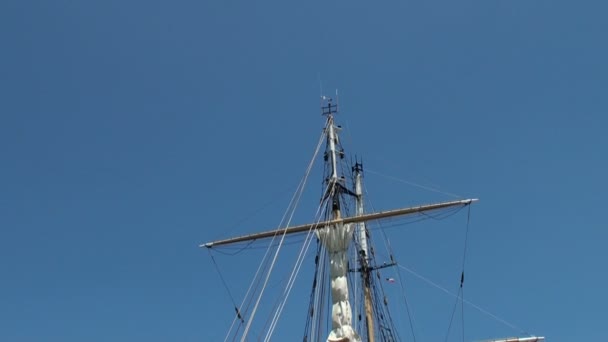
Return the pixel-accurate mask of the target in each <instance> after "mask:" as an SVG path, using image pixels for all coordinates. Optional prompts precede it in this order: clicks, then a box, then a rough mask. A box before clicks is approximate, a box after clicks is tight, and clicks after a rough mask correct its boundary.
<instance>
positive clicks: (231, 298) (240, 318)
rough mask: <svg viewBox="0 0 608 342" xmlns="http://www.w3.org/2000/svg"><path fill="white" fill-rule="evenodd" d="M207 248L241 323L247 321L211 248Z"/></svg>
mask: <svg viewBox="0 0 608 342" xmlns="http://www.w3.org/2000/svg"><path fill="white" fill-rule="evenodd" d="M207 250H208V251H209V256H210V257H211V260H212V261H213V266H215V270H216V271H217V274H218V275H219V276H220V279H221V281H222V284H223V285H224V289H226V292H227V293H228V296H229V297H230V301H231V302H232V305H234V310H235V311H236V316H237V317H238V319H239V320H240V321H241V323H245V320H244V319H243V317H242V316H241V312H240V311H239V308H238V306H237V305H236V301H235V300H234V297H233V296H232V293H231V292H230V288H229V287H228V284H227V283H226V280H225V279H224V276H223V275H222V272H220V268H219V266H218V265H217V262H216V261H215V258H214V257H213V254H211V250H210V249H207Z"/></svg>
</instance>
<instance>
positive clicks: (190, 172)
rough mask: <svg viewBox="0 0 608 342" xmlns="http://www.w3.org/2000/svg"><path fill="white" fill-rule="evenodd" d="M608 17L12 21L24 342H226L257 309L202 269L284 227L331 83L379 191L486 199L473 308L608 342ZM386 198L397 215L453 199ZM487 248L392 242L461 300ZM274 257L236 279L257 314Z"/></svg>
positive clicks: (114, 14)
mask: <svg viewBox="0 0 608 342" xmlns="http://www.w3.org/2000/svg"><path fill="white" fill-rule="evenodd" d="M607 11H608V5H606V4H605V3H604V2H601V1H583V2H568V1H519V0H512V1H423V2H420V1H385V2H381V3H372V2H366V1H323V2H319V1H312V2H284V1H263V2H251V1H208V0H207V1H190V0H188V1H181V0H178V1H156V0H152V1H113V0H109V1H64V0H56V1H14V0H4V1H2V3H0V44H1V53H0V104H1V107H0V108H1V111H0V160H1V161H2V163H1V167H0V178H1V179H2V182H0V280H1V281H0V322H2V324H1V326H2V328H1V329H0V340H2V341H66V342H67V341H83V340H86V341H143V340H146V341H217V340H223V337H224V334H225V332H226V331H227V328H228V325H229V321H230V319H231V318H232V316H233V313H234V312H233V308H232V305H231V303H230V299H229V297H228V296H227V294H226V291H225V290H224V289H223V287H222V286H221V282H220V280H219V277H218V275H217V273H216V272H215V271H214V269H213V266H212V263H211V259H210V258H209V255H208V253H207V252H206V251H204V250H200V249H198V248H197V245H198V244H199V243H201V242H205V241H208V240H212V239H215V238H220V237H226V236H228V235H230V234H238V233H245V232H251V231H254V230H256V229H257V228H260V229H264V228H273V227H275V226H276V225H277V224H278V222H279V220H280V218H281V215H282V213H283V211H284V209H285V206H286V201H287V200H288V199H289V194H290V191H292V190H293V189H294V188H295V186H296V185H297V183H298V181H299V179H300V178H301V176H302V175H303V172H304V169H305V167H306V165H307V163H308V160H309V158H310V156H311V155H312V152H313V149H314V146H315V143H316V141H317V139H318V136H319V133H320V130H321V128H322V125H323V121H322V118H321V117H320V115H319V108H318V104H319V98H318V97H319V94H320V89H319V88H320V87H319V79H321V80H322V85H323V89H324V92H325V93H328V94H331V93H333V91H334V89H336V88H338V89H339V91H340V105H341V108H340V109H341V113H340V114H339V116H338V121H339V122H340V123H342V125H343V126H345V128H347V130H346V131H345V132H344V133H343V142H344V144H345V147H346V149H347V152H351V153H357V154H358V155H362V156H363V157H364V159H365V166H366V168H368V169H369V170H370V171H375V172H377V173H381V174H384V175H389V176H393V177H397V178H399V179H402V180H407V181H409V182H414V183H417V184H422V185H425V186H430V187H434V188H439V189H441V191H443V192H449V193H455V194H458V195H461V196H463V197H479V198H480V199H481V201H480V202H479V203H478V204H476V205H475V206H474V208H473V209H472V213H471V226H470V229H471V230H470V235H469V248H468V252H467V253H468V254H467V265H466V270H467V280H466V282H465V298H466V299H467V300H469V301H471V302H473V303H475V304H477V305H479V306H481V307H483V308H485V309H486V310H488V311H490V312H492V313H493V314H495V315H498V316H500V317H502V318H503V319H505V320H507V321H508V322H510V323H512V324H514V325H516V326H518V327H520V328H521V329H523V330H525V331H528V332H530V333H532V334H538V335H545V336H547V337H548V338H549V340H550V341H572V340H575V339H576V340H603V339H606V333H605V332H604V331H605V329H604V325H605V318H604V317H605V308H606V307H607V305H608V295H606V291H605V285H604V284H605V283H606V281H607V280H608V278H607V275H606V271H605V269H606V267H605V263H606V260H607V257H608V254H607V253H608V252H606V249H605V241H607V239H608V232H607V231H606V229H605V228H606V221H605V215H604V210H605V208H604V206H603V204H604V202H605V194H606V192H607V190H608V181H607V180H606V177H605V175H606V174H608V165H607V161H606V148H607V147H608V138H606V134H605V127H607V126H608V122H607V121H608V120H607V119H606V113H607V112H608V97H607V96H606V92H607V91H608V66H607V65H608V64H607V63H606V61H607V60H608V46H607V45H606V43H605V40H606V38H605V36H606V32H607V31H608V23H607V21H606V20H605V13H607ZM316 170H318V169H316ZM320 177H321V176H320V175H319V174H318V173H317V174H314V175H313V180H312V181H311V192H310V194H309V195H307V196H306V197H305V199H307V200H308V202H307V203H305V204H303V206H302V209H301V211H299V212H298V216H297V217H296V220H297V221H298V223H302V222H305V221H306V220H307V218H309V217H311V216H312V214H313V213H314V207H315V205H316V202H315V201H317V200H318V196H319V194H318V191H320V186H319V183H318V182H319V181H320ZM366 182H367V184H368V189H369V192H370V197H371V196H373V203H374V206H375V207H377V208H378V209H389V208H393V207H397V206H401V205H410V204H416V203H420V202H422V203H424V202H430V201H434V200H447V199H450V198H449V197H446V196H445V195H443V194H441V193H434V192H429V191H424V190H421V189H420V188H416V187H412V186H408V185H406V184H404V183H400V182H396V181H393V180H390V179H388V178H386V177H382V176H379V175H378V174H374V173H372V172H368V173H367V176H366ZM315 191H317V192H315ZM265 203H269V205H264V204H265ZM465 226H466V215H465V214H464V213H460V214H458V215H456V216H454V217H452V218H450V220H446V221H439V222H430V223H429V222H425V223H423V224H422V225H420V226H407V227H406V229H397V228H392V229H390V230H389V236H390V239H391V244H392V245H393V248H394V249H395V253H396V256H397V258H398V259H399V261H400V262H402V263H403V264H404V265H407V266H408V267H411V268H413V269H416V270H417V272H419V273H420V274H422V275H424V276H426V277H428V278H430V279H432V280H433V281H435V282H437V283H439V284H441V285H442V286H445V287H447V288H449V289H450V290H456V289H457V286H458V280H459V275H460V269H459V266H458V265H459V264H458V263H459V260H461V259H460V258H461V256H462V237H463V229H464V228H465ZM256 253H258V254H259V251H258V252H253V254H252V257H245V258H240V259H238V260H234V259H232V258H228V257H218V263H219V264H220V265H221V266H222V268H223V269H224V270H225V273H226V274H225V275H226V277H227V278H228V280H229V281H230V284H231V292H232V293H233V294H234V295H235V297H237V298H240V297H241V296H242V295H243V294H244V291H245V290H246V288H247V285H248V284H249V277H250V276H251V272H252V270H253V269H254V268H255V267H257V263H256V262H254V261H253V259H255V257H256V256H257V255H258V254H256ZM308 265H311V264H310V263H309V264H308ZM288 269H289V265H288V264H286V265H283V266H281V267H280V268H279V271H278V272H279V273H280V272H283V274H284V272H286V271H287V270H288ZM403 277H404V279H405V282H406V284H407V286H408V289H409V290H408V299H409V300H410V301H411V303H412V311H413V314H414V316H413V317H414V322H415V333H416V337H417V340H419V341H442V340H443V339H444V337H445V331H446V329H447V324H448V321H449V314H450V310H451V308H452V305H453V302H454V300H453V298H451V297H449V296H447V295H445V294H444V293H443V292H441V291H438V290H437V289H435V288H433V287H432V286H429V285H428V284H426V283H424V282H422V281H420V280H419V279H417V278H416V277H413V276H412V275H410V274H408V273H404V274H403ZM301 279H302V282H303V283H305V284H307V285H306V286H304V287H302V288H301V289H298V292H296V293H299V294H300V295H301V296H303V298H306V300H307V298H308V292H306V291H307V289H308V287H307V286H308V284H309V283H310V281H309V278H306V274H302V276H301ZM294 298H295V299H294V301H296V302H297V296H294ZM287 310H288V311H287V314H286V315H285V316H284V318H283V320H282V324H281V328H280V329H279V331H278V332H277V334H278V335H277V336H282V337H284V338H286V339H287V340H290V339H292V336H291V335H288V334H289V333H290V332H293V331H295V332H296V336H293V340H299V339H300V338H301V335H300V334H301V331H303V326H302V322H301V321H302V319H300V317H302V314H303V312H302V311H299V309H297V306H296V307H288V308H287ZM402 318H403V317H402ZM457 318H458V319H457V320H456V321H460V317H459V316H458V317H457ZM464 322H465V331H466V339H467V340H469V341H474V340H480V339H484V338H490V337H492V336H494V337H501V336H512V335H516V334H518V331H514V330H513V329H511V328H509V327H507V326H505V325H504V324H500V323H498V322H496V321H495V320H492V319H491V318H489V317H488V316H486V315H483V314H481V313H479V312H478V311H476V310H475V309H473V308H472V307H470V306H465V321H464ZM458 324H460V323H458ZM458 324H457V325H456V326H454V327H453V328H452V329H453V330H452V332H453V333H454V334H453V335H451V339H450V340H461V338H460V334H459V332H460V330H459V329H461V327H460V326H459V325H458ZM404 327H405V328H406V330H405V331H407V326H404Z"/></svg>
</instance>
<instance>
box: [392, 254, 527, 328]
mask: <svg viewBox="0 0 608 342" xmlns="http://www.w3.org/2000/svg"><path fill="white" fill-rule="evenodd" d="M397 266H399V267H400V268H402V269H404V270H406V271H407V272H409V273H410V274H412V275H413V276H415V277H416V278H418V279H420V280H422V281H424V282H426V283H427V284H429V285H432V286H433V287H435V288H437V289H439V290H441V291H443V292H445V293H447V294H449V295H450V296H452V297H455V298H458V295H456V294H454V293H452V292H451V291H450V290H448V289H446V288H445V287H443V286H441V285H439V284H437V283H435V282H433V281H432V280H430V279H428V278H426V277H424V276H423V275H421V274H419V273H417V272H416V271H414V270H412V269H410V268H407V267H405V266H403V265H401V264H398V265H397ZM463 302H464V303H465V304H467V305H469V306H471V307H472V308H474V309H476V310H477V311H479V312H481V313H483V314H484V315H487V316H490V317H491V318H493V319H495V320H496V321H497V322H500V323H502V324H504V325H506V326H508V327H509V328H511V329H513V330H515V331H517V332H518V333H522V334H524V335H530V334H529V333H528V332H526V331H525V330H523V329H522V328H520V327H518V326H516V325H514V324H511V323H509V322H507V321H506V320H504V319H503V318H500V317H498V316H496V315H495V314H493V313H491V312H489V311H488V310H486V309H484V308H482V307H480V306H479V305H477V304H475V303H472V302H470V301H468V300H466V299H463Z"/></svg>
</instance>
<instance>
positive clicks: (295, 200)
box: [241, 129, 327, 342]
mask: <svg viewBox="0 0 608 342" xmlns="http://www.w3.org/2000/svg"><path fill="white" fill-rule="evenodd" d="M326 132H327V129H324V130H323V133H322V134H321V137H320V138H319V142H318V143H317V147H316V149H315V153H314V155H313V157H312V159H311V161H310V163H309V164H308V167H307V169H306V173H305V175H304V178H303V179H302V180H301V181H300V184H299V185H298V188H297V189H296V192H295V193H294V195H293V197H292V199H291V202H290V203H289V206H288V207H287V208H288V209H287V211H286V212H285V214H284V215H283V218H282V219H281V223H282V222H283V221H284V220H285V217H286V216H287V215H288V212H289V211H290V210H291V215H289V219H288V221H287V224H286V225H285V227H286V228H285V229H287V227H289V224H290V223H291V219H292V218H293V215H294V213H295V208H296V207H297V205H298V203H299V201H300V198H301V196H302V193H303V190H304V186H305V185H306V181H307V180H308V176H309V175H310V171H311V170H312V166H313V165H314V161H315V159H316V158H317V155H318V153H319V150H320V149H321V145H322V143H323V140H324V138H325V134H326ZM277 233H278V232H277ZM275 238H276V235H275V236H273V237H272V240H271V242H270V245H269V247H268V249H267V251H266V255H268V252H269V251H270V248H271V246H272V242H273V241H274V239H275ZM284 239H285V230H283V234H281V239H280V242H279V246H278V247H277V249H276V251H275V254H274V257H273V259H272V262H271V263H270V267H269V269H268V273H267V275H266V278H265V280H264V284H263V286H262V289H261V290H260V294H259V295H258V299H257V301H256V303H255V305H254V307H253V311H252V313H251V315H250V319H249V320H248V322H247V326H246V327H245V331H244V332H243V336H242V337H241V342H244V341H245V338H246V337H247V334H248V333H249V330H250V328H251V323H252V322H253V318H254V317H255V313H256V312H257V309H258V306H259V304H260V301H261V300H262V295H263V294H264V290H265V289H266V286H267V284H268V280H269V279H270V274H271V273H272V270H273V268H274V265H275V263H276V260H277V258H278V256H279V252H280V251H281V245H282V243H283V241H284ZM266 255H265V256H264V257H266ZM263 262H264V260H262V263H263Z"/></svg>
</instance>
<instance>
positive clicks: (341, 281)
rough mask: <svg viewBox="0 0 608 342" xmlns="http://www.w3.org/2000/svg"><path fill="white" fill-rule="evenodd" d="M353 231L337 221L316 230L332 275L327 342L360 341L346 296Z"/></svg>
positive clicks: (351, 227) (351, 226) (350, 227)
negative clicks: (348, 252) (329, 326)
mask: <svg viewBox="0 0 608 342" xmlns="http://www.w3.org/2000/svg"><path fill="white" fill-rule="evenodd" d="M352 234H353V225H351V224H342V223H338V224H336V225H332V226H326V227H324V228H322V229H319V230H317V236H318V237H319V239H320V240H321V241H322V243H323V245H324V246H325V248H326V250H327V253H328V256H329V276H330V278H331V300H332V309H331V322H332V330H331V331H330V333H329V336H328V337H327V341H328V342H359V341H361V339H360V337H359V335H358V334H357V333H356V332H355V331H354V329H353V327H352V313H351V308H350V302H349V297H348V281H347V278H346V272H347V271H348V264H347V258H346V251H347V249H348V244H349V243H350V241H351V237H352Z"/></svg>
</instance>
